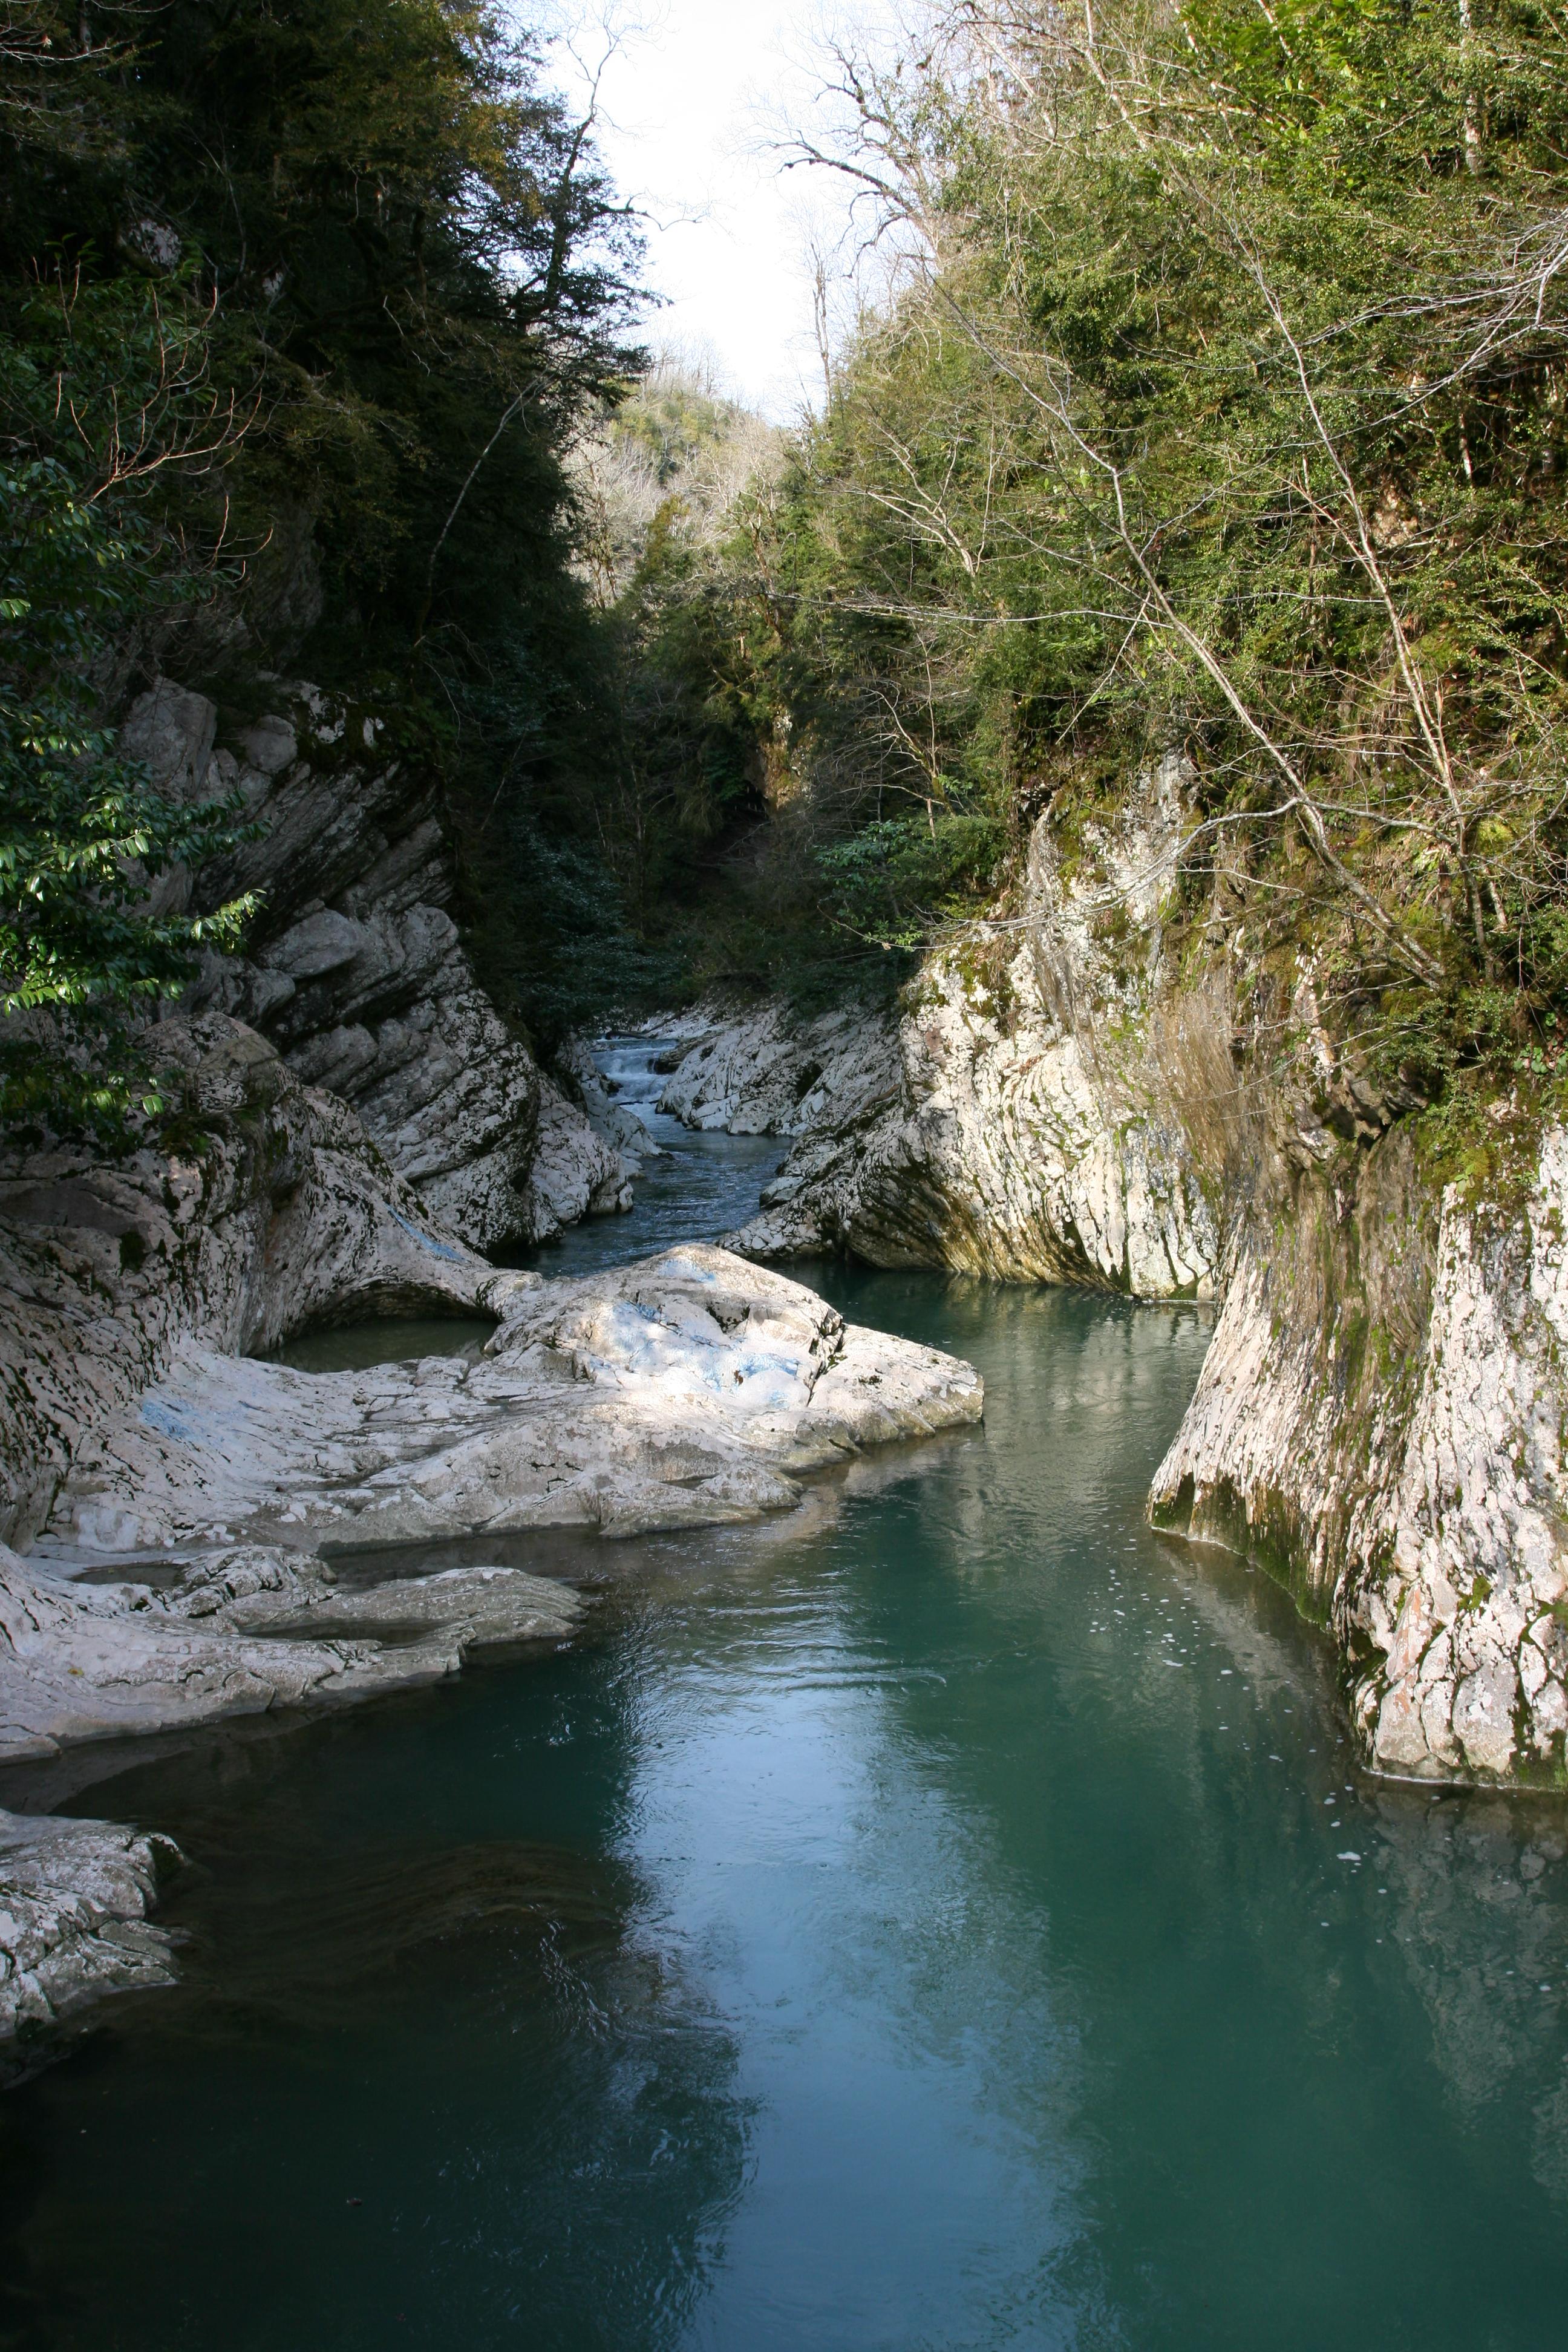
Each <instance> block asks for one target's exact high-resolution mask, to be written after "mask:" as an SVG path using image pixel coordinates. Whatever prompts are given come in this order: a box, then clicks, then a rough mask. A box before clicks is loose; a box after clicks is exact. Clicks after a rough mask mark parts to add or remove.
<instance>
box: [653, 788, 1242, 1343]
mask: <svg viewBox="0 0 1568 2352" xmlns="http://www.w3.org/2000/svg"><path fill="white" fill-rule="evenodd" d="M1182 777H1183V772H1182V768H1181V765H1180V762H1179V761H1174V760H1171V761H1165V762H1164V763H1163V765H1162V766H1161V767H1160V768H1159V769H1158V770H1157V771H1155V772H1152V774H1151V775H1149V776H1148V777H1146V778H1145V779H1143V782H1142V789H1141V790H1140V791H1139V792H1138V793H1135V794H1134V795H1132V796H1131V800H1130V802H1129V804H1128V806H1127V807H1126V809H1125V810H1124V811H1123V812H1122V814H1121V816H1120V817H1119V818H1118V819H1117V820H1116V821H1115V822H1114V823H1113V824H1108V825H1107V827H1106V828H1105V829H1104V830H1103V831H1102V832H1100V833H1098V834H1096V835H1092V836H1091V837H1090V838H1089V840H1088V841H1087V842H1085V843H1083V844H1082V845H1079V855H1078V856H1077V857H1076V858H1075V860H1073V861H1072V862H1071V863H1070V864H1069V862H1068V859H1067V858H1066V857H1065V856H1064V854H1063V851H1062V847H1061V845H1060V844H1059V842H1058V839H1057V837H1056V834H1055V832H1054V829H1053V827H1052V825H1051V824H1050V822H1049V820H1048V819H1045V820H1042V822H1041V823H1040V824H1037V826H1036V828H1035V832H1034V836H1033V839H1032V841H1031V843H1030V846H1029V853H1028V858H1027V862H1026V870H1025V873H1024V877H1023V879H1022V883H1021V887H1020V891H1019V894H1018V903H1017V904H1016V907H1015V908H1013V909H1012V910H1011V911H1009V912H1007V913H1005V914H1003V915H1001V916H999V918H998V919H997V920H995V921H994V923H991V924H989V925H986V926H984V927H981V929H980V930H979V932H978V934H977V935H976V936H974V937H972V938H970V939H968V940H965V942H964V943H963V945H961V946H955V947H952V948H946V949H938V950H935V951H933V952H932V953H931V955H930V956H929V957H928V958H927V959H926V961H925V962H924V965H923V967H922V969H921V972H920V975H919V977H918V979H917V980H916V981H915V982H913V983H912V984H911V985H910V987H909V988H907V989H906V990H905V991H904V992H903V995H902V997H901V998H900V1002H899V1003H898V1004H897V1005H896V1006H894V1007H890V1008H889V1009H887V1010H884V1011H880V1012H871V1013H859V1012H856V1011H854V1010H847V1011H844V1010H840V1011H836V1012H834V1013H828V1014H826V1015H824V1016H823V1017H821V1018H819V1019H817V1020H816V1021H813V1022H810V1023H807V1024H795V1023H792V1022H791V1021H790V1020H789V1019H788V1018H787V1017H786V1016H785V1015H784V1013H782V1012H781V1010H780V1009H779V1008H777V1007H775V1006H768V1005H764V1006H763V1007H761V1008H760V1009H754V1010H752V1011H750V1012H745V1011H742V1012H739V1013H734V1014H732V1015H731V1017H729V1018H727V1019H726V1018H720V1019H718V1020H716V1021H715V1022H714V1023H713V1024H711V1025H710V1030H709V1034H706V1035H703V1036H701V1037H700V1040H699V1041H698V1042H696V1043H695V1044H694V1045H692V1047H691V1049H690V1051H689V1053H688V1054H687V1055H686V1056H685V1058H684V1059H683V1061H682V1062H681V1064H680V1066H679V1068H678V1069H677V1070H676V1071H675V1073H674V1075H673V1076H672V1077H671V1079H670V1082H669V1086H668V1090H667V1092H666V1094H665V1096H664V1098H663V1104H662V1108H665V1109H666V1110H670V1111H673V1112H674V1113H675V1114H676V1116H677V1117H679V1118H683V1119H685V1120H687V1121H688V1122H689V1124H692V1125H696V1126H715V1125H718V1126H729V1127H731V1128H732V1129H735V1130H736V1131H737V1132H742V1133H752V1134H757V1133H773V1134H779V1135H783V1136H787V1137H788V1138H789V1139H790V1150H789V1151H788V1154H787V1156H786V1157H785V1159H784V1165H783V1167H782V1168H781V1170H780V1171H779V1173H778V1175H777V1177H776V1178H775V1179H774V1181H773V1183H772V1184H770V1185H769V1186H768V1188H767V1190H766V1191H765V1192H763V1213H762V1215H761V1216H760V1217H758V1218H757V1219H755V1220H754V1221H753V1222H752V1223H751V1224H749V1225H747V1226H746V1227H745V1228H744V1230H743V1231H742V1233H741V1234H739V1235H737V1236H736V1246H737V1247H738V1248H741V1249H743V1250H745V1251H747V1252H748V1253H749V1254H750V1255H754V1256H758V1257H780V1256H789V1255H797V1254H800V1253H805V1252H809V1251H812V1250H817V1249H823V1248H829V1249H832V1248H845V1249H848V1250H850V1251H852V1252H853V1253H854V1254H855V1255H857V1256H858V1257H862V1258H865V1259H867V1260H868V1262H869V1263H870V1264H871V1265H946V1266H952V1267H953V1268H954V1269H956V1270H958V1271H960V1272H963V1273H968V1274H979V1275H990V1276H996V1277H999V1278H1001V1279H1003V1280H1007V1281H1030V1280H1036V1281H1047V1282H1082V1283H1088V1284H1091V1285H1096V1286H1109V1287H1111V1288H1114V1289H1118V1290H1123V1291H1129V1292H1131V1293H1132V1294H1133V1295H1134V1296H1135V1297H1143V1298H1206V1297H1211V1296H1212V1295H1213V1287H1214V1280H1215V1267H1216V1264H1217V1249H1218V1244H1217V1239H1216V1231H1215V1219H1214V1213H1213V1210H1212V1207H1211V1204H1210V1202H1209V1200H1208V1198H1207V1197H1206V1195H1205V1187H1204V1184H1203V1183H1202V1181H1200V1172H1199V1163H1198V1161H1197V1160H1196V1158H1195V1156H1194V1152H1193V1150H1192V1149H1191V1145H1190V1141H1189V1139H1188V1137H1187V1135H1186V1133H1185V1131H1184V1127H1183V1124H1182V1120H1181V1117H1180V1115H1179V1108H1178V1097H1177V1092H1176V1090H1175V1089H1174V1088H1173V1084H1172V1072H1171V1069H1170V1067H1169V1066H1168V1063H1169V1051H1168V1048H1169V1044H1170V1039H1169V1038H1168V1037H1167V1036H1166V1035H1165V1034H1164V1033H1165V1030H1167V1029H1169V1027H1170V1019H1169V1017H1168V1016H1167V1011H1166V1008H1167V1006H1168V1005H1169V1003H1170V1001H1171V996H1172V991H1171V987H1170V978H1169V975H1168V973H1167V971H1166V970H1165V953H1164V949H1165V940H1164V932H1163V925H1162V921H1161V907H1162V900H1163V894H1164V892H1165V890H1166V888H1167V887H1168V886H1169V882H1170V878H1171V872H1172V864H1173V853H1174V849H1175V846H1176V843H1177V840H1178V838H1179V828H1180V826H1181V824H1182V799H1181V787H1182ZM1227 1082H1228V1071H1227Z"/></svg>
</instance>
